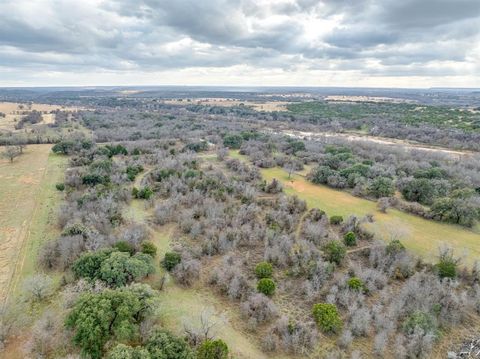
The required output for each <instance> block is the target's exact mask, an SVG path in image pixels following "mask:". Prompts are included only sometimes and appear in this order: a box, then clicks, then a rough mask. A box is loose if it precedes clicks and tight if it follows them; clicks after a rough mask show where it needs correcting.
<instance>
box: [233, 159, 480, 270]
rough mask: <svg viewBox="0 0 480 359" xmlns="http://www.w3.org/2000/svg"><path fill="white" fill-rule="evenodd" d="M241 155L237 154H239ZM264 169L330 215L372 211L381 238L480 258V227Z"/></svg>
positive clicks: (431, 256) (429, 252)
mask: <svg viewBox="0 0 480 359" xmlns="http://www.w3.org/2000/svg"><path fill="white" fill-rule="evenodd" d="M236 157H237V158H238V156H236ZM261 173H262V175H263V177H264V178H265V179H266V180H267V181H271V180H272V179H273V178H276V179H277V180H279V181H281V182H282V184H283V186H284V190H285V192H286V193H287V194H296V195H297V196H298V197H299V198H301V199H303V200H305V201H306V202H307V204H308V206H309V207H310V208H312V207H317V208H320V209H322V210H324V211H325V212H327V214H328V215H342V216H344V217H346V216H349V215H351V214H353V215H356V216H364V215H366V214H373V215H374V218H375V222H374V223H372V224H369V225H368V226H369V229H371V230H372V231H373V232H375V233H376V234H377V236H378V237H379V238H382V239H385V240H389V239H391V238H392V237H400V239H401V240H402V242H403V243H404V244H405V246H406V247H407V248H409V249H410V250H412V251H414V252H415V253H418V254H420V255H422V256H423V257H424V258H425V259H427V260H430V261H434V260H435V256H436V254H437V253H438V251H437V249H438V247H439V246H441V245H442V244H448V245H450V246H452V247H453V248H455V250H456V253H457V254H461V255H463V254H465V255H466V257H467V261H468V262H469V263H473V261H474V260H476V259H478V258H480V229H479V228H478V227H479V226H478V225H477V227H476V228H475V229H473V230H469V229H466V228H464V227H460V226H455V225H451V224H445V223H440V222H435V221H430V220H426V219H424V218H421V217H419V216H414V215H412V214H408V213H404V212H402V211H399V210H396V209H390V210H388V213H387V214H385V213H382V212H380V211H378V210H377V206H376V203H375V202H373V201H369V200H366V199H362V198H358V197H354V196H352V195H351V194H349V193H347V192H343V191H338V190H334V189H331V188H329V187H326V186H321V185H316V184H313V183H310V182H309V181H307V180H306V179H305V178H303V177H302V176H300V175H298V174H295V175H292V177H291V178H290V179H288V174H287V173H286V172H285V171H284V170H283V169H281V168H278V167H277V168H269V169H262V170H261Z"/></svg>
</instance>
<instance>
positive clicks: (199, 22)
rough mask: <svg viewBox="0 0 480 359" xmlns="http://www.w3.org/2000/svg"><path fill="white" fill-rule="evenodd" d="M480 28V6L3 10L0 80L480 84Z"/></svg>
mask: <svg viewBox="0 0 480 359" xmlns="http://www.w3.org/2000/svg"><path fill="white" fill-rule="evenodd" d="M479 25H480V1H478V0H456V1H445V0H404V1H399V0H397V1H392V0H387V1H374V0H370V1H333V0H324V1H309V0H297V1H288V0H285V1H253V0H243V1H230V0H204V1H190V0H176V1H163V0H105V1H100V0H88V1H82V2H78V1H71V0H63V1H55V0H42V1H33V0H30V1H29V0H4V1H2V2H1V3H0V75H1V74H2V73H4V74H8V73H9V74H10V75H12V74H18V76H24V77H25V78H27V77H28V75H29V71H30V72H33V71H37V72H42V71H53V72H60V73H72V72H95V71H110V72H112V71H113V72H115V71H116V72H118V73H119V74H120V73H122V72H124V71H128V72H132V71H143V72H145V71H147V72H148V71H168V70H171V71H174V70H184V69H195V68H207V69H208V68H211V69H217V68H224V69H225V68H230V67H234V66H248V67H249V68H251V69H258V70H262V71H263V70H268V69H271V70H276V69H278V70H282V71H307V72H308V71H309V70H318V69H321V70H322V71H329V69H342V70H343V71H349V70H351V71H356V72H357V73H360V74H362V75H364V76H369V75H372V76H379V75H383V76H398V74H399V73H400V74H402V76H404V74H405V73H408V71H410V73H411V74H412V75H413V76H417V75H418V76H421V75H425V76H442V74H445V75H452V74H453V75H461V76H469V75H472V76H478V75H479V74H478V71H479V66H478V62H479V61H480V49H479V46H478V44H479V43H480V26H479ZM375 64H376V65H377V66H375ZM462 69H463V70H462ZM442 71H444V72H442ZM462 71H463V72H462ZM22 74H23V75H22ZM37 75H38V74H37ZM11 77H12V76H11Z"/></svg>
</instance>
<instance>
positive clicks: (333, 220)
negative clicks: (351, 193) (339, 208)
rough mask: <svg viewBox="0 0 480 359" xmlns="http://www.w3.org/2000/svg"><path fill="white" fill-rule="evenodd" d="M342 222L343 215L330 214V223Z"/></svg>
mask: <svg viewBox="0 0 480 359" xmlns="http://www.w3.org/2000/svg"><path fill="white" fill-rule="evenodd" d="M342 222H343V217H342V216H331V217H330V223H331V224H340V223H342Z"/></svg>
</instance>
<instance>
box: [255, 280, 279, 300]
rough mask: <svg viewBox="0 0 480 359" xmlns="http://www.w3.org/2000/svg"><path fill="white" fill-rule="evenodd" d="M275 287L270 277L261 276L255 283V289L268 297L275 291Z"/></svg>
mask: <svg viewBox="0 0 480 359" xmlns="http://www.w3.org/2000/svg"><path fill="white" fill-rule="evenodd" d="M275 288H276V285H275V282H274V281H273V280H271V279H270V278H262V279H260V280H259V281H258V283H257V291H258V292H260V293H263V294H265V295H266V296H268V297H269V296H271V295H273V293H275Z"/></svg>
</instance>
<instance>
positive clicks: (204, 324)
mask: <svg viewBox="0 0 480 359" xmlns="http://www.w3.org/2000/svg"><path fill="white" fill-rule="evenodd" d="M227 322H228V320H227V318H226V316H225V314H224V313H220V314H218V313H216V312H215V310H214V309H213V308H212V307H207V308H204V309H203V310H202V312H201V313H200V317H199V318H198V320H193V321H192V319H191V318H185V320H184V321H183V330H184V331H185V335H186V337H187V340H188V342H189V343H190V344H191V345H193V346H197V345H199V344H200V343H202V342H204V341H205V340H207V339H212V338H214V337H215V336H216V333H217V332H218V331H219V330H221V328H222V327H223V326H225V325H226V324H227Z"/></svg>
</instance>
